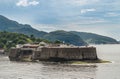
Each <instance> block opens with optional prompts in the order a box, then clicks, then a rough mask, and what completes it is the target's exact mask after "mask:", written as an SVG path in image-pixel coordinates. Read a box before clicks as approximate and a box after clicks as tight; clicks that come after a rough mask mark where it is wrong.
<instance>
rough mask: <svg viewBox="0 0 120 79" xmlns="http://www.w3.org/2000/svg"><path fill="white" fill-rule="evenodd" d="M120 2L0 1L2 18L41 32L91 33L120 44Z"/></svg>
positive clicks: (69, 0)
mask: <svg viewBox="0 0 120 79" xmlns="http://www.w3.org/2000/svg"><path fill="white" fill-rule="evenodd" d="M119 6H120V0H0V15H3V16H6V17H8V18H9V19H12V20H15V21H17V22H19V23H22V24H30V25H31V26H32V27H33V28H35V29H38V30H40V31H46V32H50V31H54V30H66V31H79V32H92V33H97V34H100V35H104V36H110V37H113V38H115V39H117V40H120V31H119V30H120V7H119Z"/></svg>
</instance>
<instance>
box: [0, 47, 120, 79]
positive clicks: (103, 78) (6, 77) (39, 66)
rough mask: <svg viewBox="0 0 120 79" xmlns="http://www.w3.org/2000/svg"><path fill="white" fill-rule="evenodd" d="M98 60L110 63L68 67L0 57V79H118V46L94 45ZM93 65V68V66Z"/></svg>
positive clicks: (119, 65)
mask: <svg viewBox="0 0 120 79" xmlns="http://www.w3.org/2000/svg"><path fill="white" fill-rule="evenodd" d="M96 47H97V54H98V57H99V58H100V59H103V60H109V61H111V62H112V63H101V64H89V65H85V66H83V65H69V64H60V63H47V62H37V63H33V62H11V61H9V59H8V57H6V56H0V79H120V45H96ZM93 65H95V66H93Z"/></svg>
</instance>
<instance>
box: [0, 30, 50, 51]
mask: <svg viewBox="0 0 120 79" xmlns="http://www.w3.org/2000/svg"><path fill="white" fill-rule="evenodd" d="M41 41H44V42H47V43H49V42H50V41H48V40H45V39H40V38H35V37H34V35H30V36H27V35H24V34H19V33H11V32H6V31H4V32H0V48H4V49H9V48H10V47H14V46H16V45H17V44H25V43H35V42H41Z"/></svg>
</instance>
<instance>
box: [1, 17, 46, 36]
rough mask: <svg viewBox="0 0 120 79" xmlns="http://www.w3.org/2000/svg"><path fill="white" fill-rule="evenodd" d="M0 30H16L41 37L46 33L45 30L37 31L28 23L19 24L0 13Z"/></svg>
mask: <svg viewBox="0 0 120 79" xmlns="http://www.w3.org/2000/svg"><path fill="white" fill-rule="evenodd" d="M0 31H8V32H17V33H22V34H26V35H29V36H30V35H32V34H33V35H34V36H35V37H42V36H44V35H45V34H46V32H43V31H38V30H36V29H34V28H32V27H31V26H30V25H28V24H19V23H18V22H16V21H13V20H10V19H8V18H6V17H4V16H2V15H0Z"/></svg>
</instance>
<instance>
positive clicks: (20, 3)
mask: <svg viewBox="0 0 120 79" xmlns="http://www.w3.org/2000/svg"><path fill="white" fill-rule="evenodd" d="M38 4H39V2H38V1H28V0H19V1H18V2H17V3H16V5H17V6H23V7H27V6H30V5H38Z"/></svg>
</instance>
